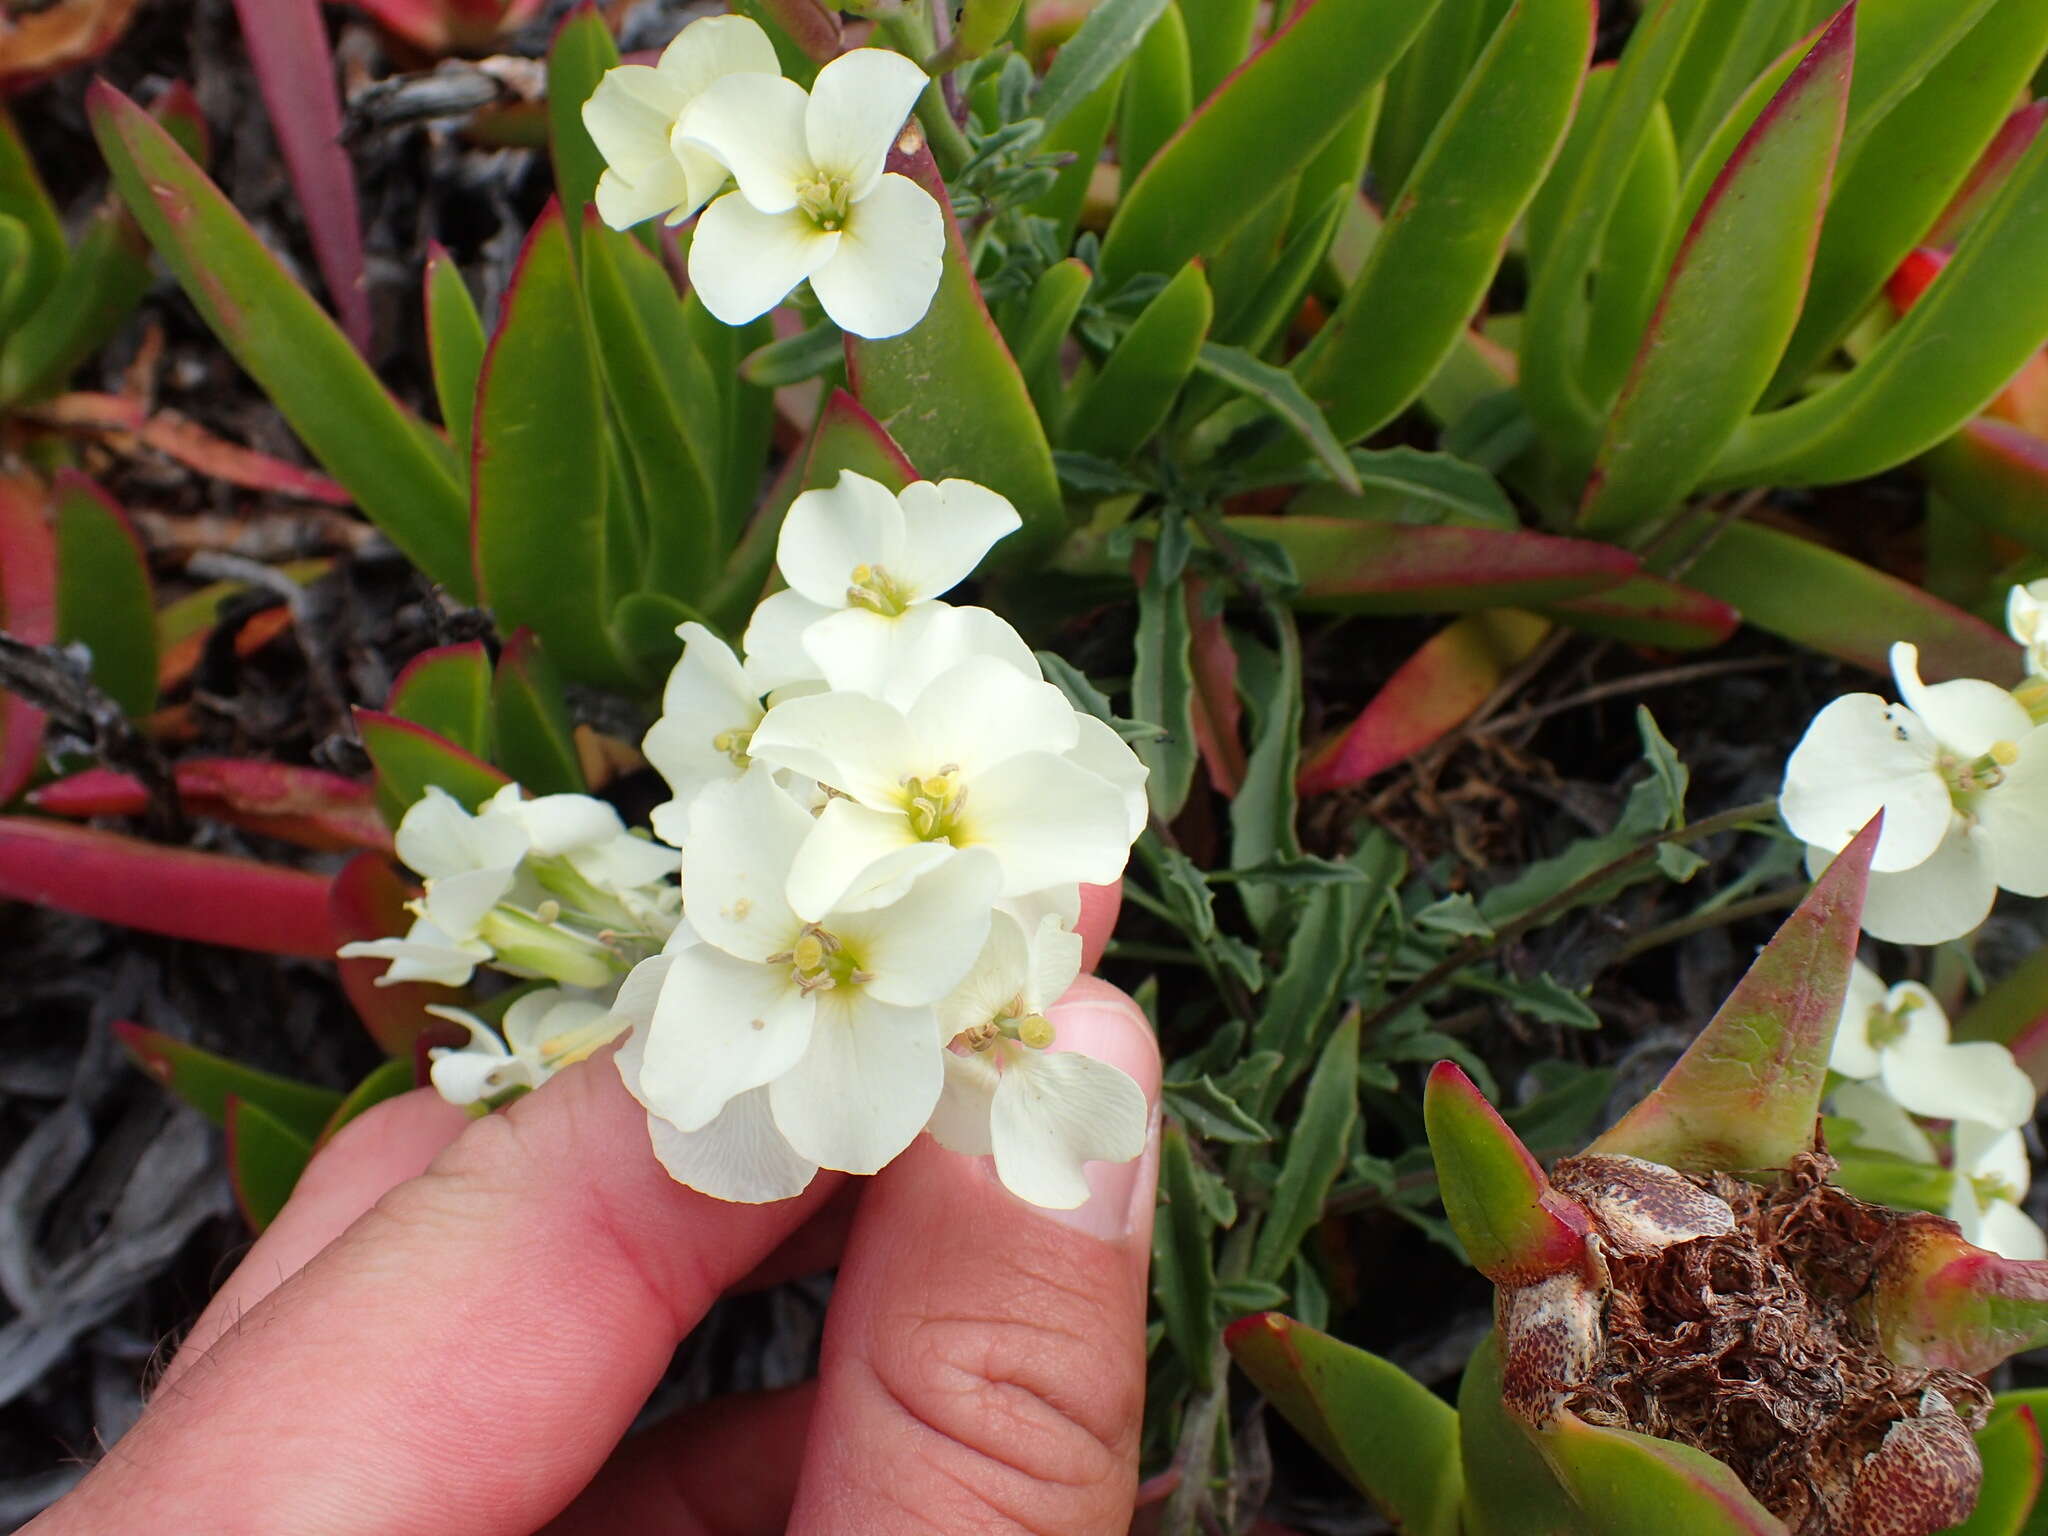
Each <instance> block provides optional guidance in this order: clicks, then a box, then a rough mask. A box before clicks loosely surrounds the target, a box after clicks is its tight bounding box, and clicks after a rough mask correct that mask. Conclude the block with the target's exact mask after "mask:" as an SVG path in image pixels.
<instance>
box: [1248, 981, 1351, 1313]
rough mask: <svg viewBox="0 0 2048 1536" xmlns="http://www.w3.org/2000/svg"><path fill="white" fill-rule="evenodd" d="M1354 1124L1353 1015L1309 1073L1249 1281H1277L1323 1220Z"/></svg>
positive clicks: (1331, 1038) (1342, 1164)
mask: <svg viewBox="0 0 2048 1536" xmlns="http://www.w3.org/2000/svg"><path fill="white" fill-rule="evenodd" d="M1357 1125H1358V1015H1357V1014H1356V1013H1353V1014H1352V1015H1351V1016H1350V1017H1349V1018H1347V1019H1345V1020H1344V1022H1343V1023H1341V1024H1339V1025H1338V1026H1337V1029H1336V1032H1335V1033H1334V1034H1332V1035H1331V1036H1330V1039H1329V1043H1328V1044H1326V1045H1325V1046H1324V1047H1323V1052H1322V1055H1320V1056H1319V1057H1317V1058H1316V1069H1315V1071H1314V1072H1312V1073H1311V1074H1309V1080H1308V1092H1307V1094H1306V1095H1305V1096H1304V1097H1303V1099H1302V1101H1301V1113H1300V1114H1299V1115H1297V1116H1296V1117H1295V1121H1294V1129H1293V1133H1292V1134H1291V1135H1289V1137H1288V1138H1287V1155H1286V1156H1285V1157H1284V1158H1283V1159H1282V1160H1281V1163H1280V1177H1279V1179H1278V1181H1277V1182H1276V1183H1275V1184H1274V1185H1273V1203H1272V1205H1271V1207H1270V1208H1269V1209H1268V1210H1267V1212H1266V1219H1265V1222H1264V1224H1263V1225H1262V1226H1261V1227H1260V1228H1259V1241H1258V1246H1257V1248H1256V1249H1255V1250H1254V1251H1253V1254H1252V1263H1251V1273H1252V1275H1253V1276H1254V1277H1256V1278H1260V1279H1266V1280H1278V1279H1279V1278H1280V1276H1282V1275H1284V1274H1285V1273H1286V1272H1287V1266H1288V1265H1289V1264H1291V1263H1293V1262H1294V1252H1295V1250H1296V1249H1297V1248H1299V1247H1300V1246H1301V1240H1302V1239H1303V1238H1304V1237H1307V1236H1308V1234H1309V1232H1310V1231H1311V1230H1312V1229H1313V1228H1314V1227H1315V1225H1316V1223H1317V1222H1319V1221H1321V1220H1322V1218H1323V1200H1324V1199H1325V1197H1327V1196H1328V1194H1329V1193H1330V1186H1331V1185H1332V1184H1334V1183H1336V1182H1337V1175H1338V1174H1339V1173H1341V1172H1343V1170H1344V1163H1345V1160H1346V1159H1347V1158H1348V1157H1349V1156H1350V1155H1351V1140H1352V1135H1353V1132H1354V1131H1355V1130H1356V1128H1357Z"/></svg>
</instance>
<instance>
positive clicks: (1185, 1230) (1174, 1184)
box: [1152, 1121, 1216, 1390]
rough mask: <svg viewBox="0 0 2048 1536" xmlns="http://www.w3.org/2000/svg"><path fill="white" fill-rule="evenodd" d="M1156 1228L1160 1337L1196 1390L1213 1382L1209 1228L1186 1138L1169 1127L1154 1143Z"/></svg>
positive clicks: (1173, 1126) (1155, 1284)
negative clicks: (1157, 1202)
mask: <svg viewBox="0 0 2048 1536" xmlns="http://www.w3.org/2000/svg"><path fill="white" fill-rule="evenodd" d="M1159 1194H1160V1206H1159V1217H1158V1221H1157V1223H1156V1224H1155V1225H1154V1227H1153V1229H1152V1294H1153V1296H1154V1297H1155V1298H1156V1299H1157V1300H1158V1302H1159V1313H1160V1316H1161V1317H1162V1318H1164V1319H1165V1322H1166V1336H1167V1338H1168V1339H1169V1340H1171V1341H1172V1344H1173V1350H1174V1353H1175V1354H1177V1355H1179V1356H1180V1359H1181V1364H1182V1365H1184V1366H1185V1367H1186V1368H1187V1372H1188V1375H1189V1377H1190V1378H1191V1379H1192V1380H1193V1382H1194V1384H1195V1386H1196V1388H1197V1389H1198V1390H1200V1389H1203V1388H1205V1387H1207V1386H1208V1384H1209V1383H1210V1382H1211V1381H1212V1380H1213V1379H1214V1376H1215V1371H1214V1367H1213V1363H1212V1359H1211V1356H1212V1344H1213V1341H1214V1339H1215V1337H1216V1321H1215V1312H1216V1301H1215V1297H1216V1270H1215V1263H1216V1260H1215V1256H1214V1253H1213V1252H1212V1250H1211V1248H1210V1233H1211V1232H1212V1231H1213V1230H1214V1226H1215V1224H1214V1223H1213V1222H1212V1221H1211V1220H1210V1219H1209V1216H1208V1214H1207V1213H1206V1212H1205V1211H1204V1210H1203V1207H1202V1197H1201V1193H1200V1190H1199V1188H1198V1186H1197V1183H1196V1173H1195V1160H1194V1153H1193V1152H1192V1151H1190V1150H1189V1148H1188V1135H1187V1132H1186V1131H1184V1130H1182V1129H1181V1127H1180V1126H1179V1125H1177V1124H1175V1123H1173V1122H1171V1121H1169V1122H1168V1123H1167V1125H1166V1127H1165V1129H1164V1130H1163V1131H1162V1132H1161V1134H1160V1139H1159Z"/></svg>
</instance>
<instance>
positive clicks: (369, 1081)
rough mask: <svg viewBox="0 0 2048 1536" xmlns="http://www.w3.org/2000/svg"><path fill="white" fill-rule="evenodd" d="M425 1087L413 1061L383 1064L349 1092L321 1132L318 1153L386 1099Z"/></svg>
mask: <svg viewBox="0 0 2048 1536" xmlns="http://www.w3.org/2000/svg"><path fill="white" fill-rule="evenodd" d="M421 1086H423V1085H422V1084H421V1083H420V1081H419V1074H418V1073H417V1072H416V1071H415V1070H414V1067H413V1062H412V1059H411V1058H410V1057H405V1058H399V1057H395V1056H394V1057H393V1058H391V1059H390V1060H389V1061H383V1062H379V1063H378V1064H377V1065H376V1066H374V1067H372V1068H371V1069H370V1072H369V1075H368V1076H366V1077H364V1079H363V1080H362V1081H361V1082H359V1083H357V1084H356V1085H355V1087H353V1088H351V1089H350V1090H349V1091H348V1095H347V1097H345V1098H344V1099H343V1100H342V1101H341V1103H340V1104H338V1105H336V1106H335V1110H334V1113H333V1114H332V1115H330V1116H328V1118H327V1123H326V1124H325V1125H324V1126H322V1127H321V1128H320V1138H319V1140H317V1141H316V1142H314V1143H313V1147H314V1150H315V1151H318V1150H319V1149H320V1148H321V1147H324V1146H326V1145H327V1143H328V1142H330V1141H332V1140H333V1139H334V1136H335V1133H336V1132H337V1131H339V1130H340V1129H341V1128H342V1127H343V1126H345V1125H347V1124H348V1123H349V1122H350V1121H351V1120H353V1119H355V1118H356V1117H357V1116H358V1115H360V1114H362V1113H363V1112H364V1111H365V1110H368V1109H374V1108H375V1107H376V1106H377V1105H379V1104H382V1103H383V1102H384V1101H385V1100H386V1099H395V1098H397V1097H398V1096H399V1095H400V1094H401V1093H410V1092H412V1090H413V1089H415V1088H418V1087H421Z"/></svg>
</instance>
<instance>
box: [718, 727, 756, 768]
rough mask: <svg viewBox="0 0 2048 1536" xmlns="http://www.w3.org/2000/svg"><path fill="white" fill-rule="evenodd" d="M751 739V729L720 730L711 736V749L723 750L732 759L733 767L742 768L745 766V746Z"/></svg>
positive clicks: (749, 743) (748, 744)
mask: <svg viewBox="0 0 2048 1536" xmlns="http://www.w3.org/2000/svg"><path fill="white" fill-rule="evenodd" d="M753 740H754V733H753V732H752V731H742V730H737V729H735V730H730V731H720V732H719V733H718V734H717V735H716V736H714V737H712V738H711V750H712V751H714V752H723V753H724V754H725V755H726V756H727V757H729V758H731V759H732V761H733V766H734V767H736V768H744V767H746V766H747V748H748V746H750V745H751V744H752V742H753Z"/></svg>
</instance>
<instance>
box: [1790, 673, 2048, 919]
mask: <svg viewBox="0 0 2048 1536" xmlns="http://www.w3.org/2000/svg"><path fill="white" fill-rule="evenodd" d="M1892 672H1893V676H1894V678H1895V679H1896V681H1897V683H1898V690H1899V697H1900V698H1901V700H1903V702H1902V703H1899V704H1887V703H1886V702H1885V701H1884V700H1883V699H1881V698H1879V697H1878V696H1877V695H1876V694H1874V693H1852V694H1848V695H1846V696H1844V697H1842V698H1839V699H1836V700H1835V701H1834V702H1833V703H1832V704H1830V705H1828V706H1827V708H1825V709H1823V710H1822V711H1821V712H1820V713H1819V714H1818V715H1817V716H1815V717H1814V721H1813V723H1812V724H1811V725H1810V726H1808V727H1807V730H1806V734H1805V736H1804V737H1803V738H1801V740H1800V742H1799V745H1798V746H1797V747H1796V748H1794V749H1793V752H1792V757H1791V760H1790V761H1789V762H1788V763H1787V764H1786V766H1785V784H1784V788H1783V791H1782V792H1781V795H1780V798H1779V810H1780V814H1782V815H1783V817H1784V819H1785V825H1786V826H1787V827H1789V828H1790V829H1791V830H1792V832H1793V833H1794V835H1796V836H1798V837H1801V838H1803V839H1805V841H1806V842H1807V844H1808V845H1809V847H1808V852H1807V863H1808V867H1809V868H1811V869H1817V868H1819V867H1821V866H1823V865H1825V864H1826V863H1827V862H1828V860H1829V858H1830V857H1831V856H1832V855H1834V854H1835V853H1837V852H1839V851H1840V850H1841V849H1842V848H1843V847H1844V846H1845V845H1846V844H1847V843H1848V841H1849V840H1850V839H1851V838H1852V837H1854V836H1855V835H1856V833H1857V832H1858V831H1859V830H1860V829H1861V828H1862V827H1863V826H1864V824H1865V823H1867V822H1868V821H1869V820H1870V818H1871V817H1872V816H1874V815H1876V814H1877V812H1878V811H1879V810H1883V812H1884V817H1885V819H1884V831H1883V833H1882V835H1881V836H1880V837H1879V839H1878V846H1877V853H1876V857H1875V858H1874V859H1873V861H1872V866H1871V868H1872V874H1871V878H1870V887H1869V891H1868V893H1867V895H1866V897H1865V903H1864V909H1863V927H1864V930H1865V931H1866V932H1867V933H1870V934H1872V935H1874V936H1875V937H1877V938H1880V939H1887V940H1890V941H1893V942H1895V943H1901V944H1936V943H1941V942H1944V941H1946V940H1948V939H1953V938H1960V937H1961V936H1962V935H1963V934H1965V933H1968V932H1969V931H1970V930H1971V929H1973V928H1975V927H1976V926H1977V925H1978V924H1979V923H1981V922H1982V921H1983V920H1984V918H1985V916H1986V915H1987V914H1988V913H1989V912H1990V910H1991V903H1992V899H1993V898H1994V897H1995V896H1996V895H1997V893H1998V890H1999V889H2000V888H2001V887H2003V888H2004V889H2006V890H2009V891H2013V892H2016V893H2017V894H2019V895H2023V896H2042V895H2048V734H2040V732H2043V731H2048V727H2039V728H2037V727H2036V726H2035V725H2034V722H2033V720H2032V717H2031V716H2030V715H2029V714H2028V712H2027V709H2026V707H2025V706H2024V705H2023V704H2021V703H2020V702H2019V700H2017V699H2016V698H2014V697H2013V695H2012V694H2011V693H2009V692H2007V691H2006V690H2005V689H2003V688H2000V687H1997V686H1996V685H1995V684H1992V683H1987V682H1982V681H1979V680H1977V679H1974V678H1965V679H1960V680H1958V681H1955V682H1948V683H1936V684H1933V685H1931V686H1930V685H1928V684H1925V683H1923V682H1921V680H1920V669H1919V652H1918V651H1917V650H1916V649H1915V648H1914V647H1913V646H1911V645H1906V644H1903V643H1902V644H1899V645H1895V646H1893V647H1892Z"/></svg>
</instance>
